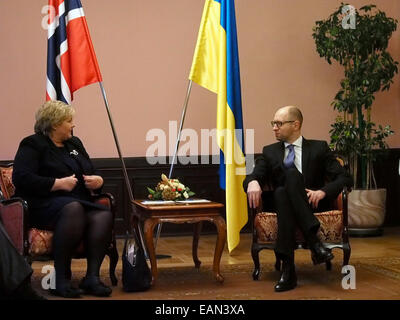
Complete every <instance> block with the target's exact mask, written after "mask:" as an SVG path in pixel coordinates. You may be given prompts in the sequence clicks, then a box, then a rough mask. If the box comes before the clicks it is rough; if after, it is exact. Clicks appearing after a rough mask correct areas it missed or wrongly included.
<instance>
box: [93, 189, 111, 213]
mask: <svg viewBox="0 0 400 320" xmlns="http://www.w3.org/2000/svg"><path fill="white" fill-rule="evenodd" d="M93 201H94V202H95V203H99V204H102V205H103V206H105V207H107V208H109V210H110V211H111V212H112V214H113V218H115V212H116V202H115V198H114V196H113V195H112V194H111V193H101V194H97V195H94V196H93Z"/></svg>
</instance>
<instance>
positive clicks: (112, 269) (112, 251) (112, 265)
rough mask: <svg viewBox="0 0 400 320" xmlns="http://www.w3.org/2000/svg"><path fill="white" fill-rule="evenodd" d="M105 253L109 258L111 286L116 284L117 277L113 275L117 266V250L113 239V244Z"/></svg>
mask: <svg viewBox="0 0 400 320" xmlns="http://www.w3.org/2000/svg"><path fill="white" fill-rule="evenodd" d="M107 255H108V256H109V258H110V271H109V272H110V279H111V284H112V285H113V286H116V285H117V284H118V279H117V277H116V276H115V268H116V267H117V263H118V258H119V256H118V250H117V246H116V243H115V240H114V243H113V246H112V248H110V250H109V251H108V252H107Z"/></svg>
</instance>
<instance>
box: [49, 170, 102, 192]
mask: <svg viewBox="0 0 400 320" xmlns="http://www.w3.org/2000/svg"><path fill="white" fill-rule="evenodd" d="M83 180H84V182H85V187H86V188H87V189H89V190H96V189H99V188H100V187H101V186H102V185H103V178H102V177H100V176H96V175H92V176H85V175H83ZM77 183H78V179H77V178H76V177H75V174H73V175H72V176H69V177H64V178H59V179H56V180H55V181H54V184H53V187H52V188H51V191H58V190H63V191H67V192H71V191H72V190H73V189H74V188H75V187H76V184H77Z"/></svg>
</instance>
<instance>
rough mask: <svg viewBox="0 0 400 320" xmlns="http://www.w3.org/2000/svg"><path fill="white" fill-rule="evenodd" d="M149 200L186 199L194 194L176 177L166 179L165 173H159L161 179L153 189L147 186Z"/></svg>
mask: <svg viewBox="0 0 400 320" xmlns="http://www.w3.org/2000/svg"><path fill="white" fill-rule="evenodd" d="M147 190H148V191H149V195H148V198H149V199H150V200H186V199H188V198H189V197H192V196H194V195H195V193H194V192H192V191H190V189H189V188H188V187H186V186H185V185H183V184H182V183H180V182H179V180H178V179H168V178H167V176H166V175H165V174H162V175H161V181H160V182H159V183H158V184H157V186H156V188H155V190H153V189H151V188H147Z"/></svg>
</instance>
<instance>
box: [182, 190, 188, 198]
mask: <svg viewBox="0 0 400 320" xmlns="http://www.w3.org/2000/svg"><path fill="white" fill-rule="evenodd" d="M183 196H184V197H185V199H187V198H189V195H188V194H187V192H186V191H185V192H184V193H183Z"/></svg>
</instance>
